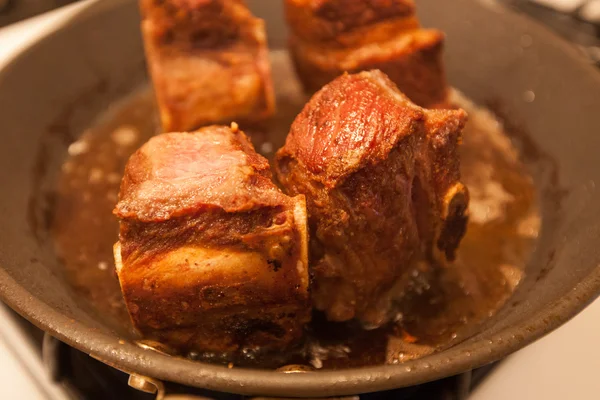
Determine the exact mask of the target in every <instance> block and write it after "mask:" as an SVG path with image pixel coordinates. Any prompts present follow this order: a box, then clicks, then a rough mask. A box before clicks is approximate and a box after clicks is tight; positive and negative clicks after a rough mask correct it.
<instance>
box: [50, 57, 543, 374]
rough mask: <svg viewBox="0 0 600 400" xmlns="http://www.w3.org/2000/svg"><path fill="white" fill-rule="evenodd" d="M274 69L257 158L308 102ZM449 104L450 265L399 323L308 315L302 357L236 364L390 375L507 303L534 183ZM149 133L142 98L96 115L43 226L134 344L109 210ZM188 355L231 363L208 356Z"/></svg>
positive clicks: (282, 69) (527, 242) (289, 76)
mask: <svg viewBox="0 0 600 400" xmlns="http://www.w3.org/2000/svg"><path fill="white" fill-rule="evenodd" d="M272 62H273V71H275V73H274V77H273V78H274V81H275V82H274V83H275V87H276V89H277V97H278V110H279V111H278V113H277V116H276V117H275V118H274V119H273V121H271V122H270V123H269V125H268V126H267V127H265V128H264V129H261V130H256V131H248V130H247V131H246V132H247V133H248V134H249V135H250V136H251V138H252V140H253V142H254V145H255V147H256V149H257V151H258V152H259V153H262V154H263V155H264V156H266V157H267V158H271V157H272V156H273V155H274V153H275V151H276V150H277V149H278V148H280V147H281V146H282V145H283V143H284V141H285V136H286V134H287V132H288V130H289V126H290V124H291V122H292V121H293V119H294V118H295V116H296V115H297V114H298V112H299V111H300V110H301V108H302V107H303V105H304V104H305V103H306V101H307V98H306V97H305V96H304V95H303V94H301V93H302V92H301V90H300V87H299V84H298V83H297V81H296V80H295V79H294V78H293V72H292V68H291V66H290V64H289V62H288V60H287V57H286V55H285V54H284V53H278V52H275V53H274V54H273V56H272ZM453 102H454V103H455V104H457V105H460V106H461V107H462V108H464V109H465V110H466V111H467V112H468V113H469V123H468V124H467V128H466V129H465V132H464V140H463V146H462V150H461V151H462V154H461V157H462V177H463V178H462V180H463V182H464V183H465V184H466V185H467V186H468V188H469V190H470V193H471V205H470V222H469V227H468V232H467V235H466V237H465V238H464V240H463V242H462V244H461V247H460V250H459V254H458V259H457V261H456V264H455V265H454V266H453V267H452V268H446V269H443V270H440V271H437V272H436V273H435V274H434V276H430V275H428V276H419V274H418V273H415V274H414V276H413V278H414V279H413V282H412V286H411V290H410V292H409V293H408V295H407V296H406V298H405V300H404V301H403V302H402V304H401V307H400V311H401V312H400V313H399V314H398V317H397V320H396V321H395V322H394V323H392V324H390V325H389V326H387V327H385V328H381V329H378V330H373V331H365V330H362V329H360V328H359V327H357V326H355V325H354V324H352V323H344V324H339V323H338V324H335V323H329V322H327V321H325V319H324V318H323V317H322V316H321V315H319V314H316V315H315V316H314V319H313V322H312V323H311V325H310V326H309V328H308V333H307V341H306V345H305V347H304V348H303V349H302V351H297V352H295V353H293V354H289V355H286V356H285V357H283V358H281V357H279V358H275V357H266V358H265V357H263V358H262V359H261V360H256V359H253V355H252V354H247V355H246V356H247V357H242V358H240V359H239V360H235V362H236V364H256V363H259V364H261V366H265V367H271V368H277V367H280V366H282V365H284V364H289V363H294V364H305V365H311V366H312V367H314V368H317V369H320V368H324V369H337V368H346V367H356V366H366V365H377V364H386V363H387V364H397V363H401V362H403V361H407V360H410V359H414V358H418V357H422V356H424V355H427V354H430V353H433V352H435V351H439V350H441V349H444V348H447V347H449V346H451V345H452V344H454V343H456V342H458V341H460V340H463V339H464V338H465V337H467V336H468V335H470V334H472V333H473V332H474V331H476V329H477V326H478V325H479V324H481V323H482V322H484V321H485V320H486V319H487V318H489V317H491V316H492V315H493V314H494V313H495V312H496V311H497V310H498V309H499V308H500V307H502V306H503V305H504V304H505V303H506V301H507V299H508V298H509V297H510V295H511V293H512V292H513V291H514V289H515V287H516V286H517V285H518V284H519V282H520V280H521V278H522V276H523V274H524V267H525V264H526V262H527V259H528V257H529V255H530V254H531V253H532V251H533V247H534V245H535V241H536V238H537V235H538V231H539V225H540V218H539V213H538V209H537V202H536V198H535V190H534V185H533V180H532V178H531V177H530V176H529V175H528V174H527V171H526V169H525V167H524V165H523V164H522V163H521V162H520V161H519V157H518V152H517V151H516V149H515V148H514V147H513V146H512V144H511V141H510V139H509V138H508V137H507V136H506V135H505V134H504V132H503V130H502V125H501V124H500V123H499V122H498V121H497V120H496V119H495V118H494V117H493V115H492V114H491V113H489V112H488V111H487V110H485V109H481V108H478V107H477V106H475V105H474V104H472V103H471V102H470V101H469V100H468V99H466V98H465V97H464V96H462V95H460V94H459V93H458V92H454V93H453ZM242 128H243V127H242ZM157 133H159V128H158V118H157V114H156V110H155V106H154V102H153V96H152V92H151V91H150V90H149V89H148V88H143V89H140V90H139V91H137V92H136V93H134V94H132V95H130V96H128V97H127V98H125V99H123V100H121V101H120V102H119V103H117V104H115V105H114V106H113V107H112V108H111V109H109V110H108V111H107V112H106V113H105V115H102V116H100V117H99V118H98V120H97V122H96V123H95V124H94V125H93V126H92V127H90V129H89V130H88V131H86V132H84V133H83V134H82V136H81V137H80V139H79V140H78V141H77V142H75V143H73V144H71V146H70V147H69V155H70V156H69V159H68V160H67V161H66V162H65V163H64V165H63V171H62V175H61V178H60V181H59V184H58V196H57V199H58V200H57V203H56V214H55V218H54V219H53V220H54V225H53V235H54V238H55V242H56V247H57V252H58V254H59V256H60V258H61V260H62V263H63V265H64V268H65V272H66V273H65V276H66V279H68V281H69V283H70V285H71V286H72V287H73V289H74V291H75V293H77V294H78V295H79V296H81V297H82V298H84V299H85V301H87V302H88V303H89V304H90V306H91V307H92V308H94V309H95V311H96V312H97V315H98V317H99V318H102V319H103V320H104V321H105V322H106V323H107V324H108V325H109V326H112V327H114V329H115V330H117V331H118V332H120V333H122V334H123V335H125V336H128V337H130V338H132V339H134V340H135V339H136V338H137V337H136V335H135V332H134V330H133V328H132V326H131V322H130V320H129V316H128V314H127V310H126V308H125V304H124V302H123V300H122V297H121V292H120V289H119V284H118V280H117V277H116V273H115V266H114V262H113V257H112V246H113V244H114V243H115V242H116V241H117V234H118V222H117V220H116V218H115V217H114V216H113V215H112V210H113V208H114V206H115V204H116V202H117V195H118V191H119V185H120V181H121V177H122V173H123V170H124V168H125V164H126V162H127V159H128V158H129V156H130V155H131V154H132V153H133V152H134V151H135V150H136V149H137V148H139V147H140V146H141V145H142V144H143V143H144V142H146V141H147V140H148V139H149V138H150V137H151V136H153V135H155V134H157ZM73 216H75V217H73ZM138 339H139V338H138ZM189 356H191V357H193V358H197V359H202V360H205V361H214V362H225V363H227V362H230V361H231V360H229V359H227V358H225V357H222V356H221V355H215V354H193V355H189Z"/></svg>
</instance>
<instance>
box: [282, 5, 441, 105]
mask: <svg viewBox="0 0 600 400" xmlns="http://www.w3.org/2000/svg"><path fill="white" fill-rule="evenodd" d="M286 10H287V13H286V15H287V20H288V22H289V24H290V27H291V35H290V52H291V54H292V58H293V60H294V63H295V66H296V70H297V72H298V76H299V77H300V79H301V80H302V83H303V84H304V86H305V88H306V89H307V91H309V92H315V91H317V90H319V89H320V88H321V87H323V85H325V84H327V83H328V82H330V81H331V80H333V79H334V78H336V77H338V76H339V75H341V74H342V73H344V72H349V73H355V72H360V71H366V70H371V69H380V70H381V71H383V72H384V73H386V74H387V75H388V76H389V77H390V79H391V80H392V81H393V82H394V83H396V85H398V87H399V88H400V90H401V91H402V92H403V93H404V94H405V95H407V96H408V97H409V98H410V99H411V100H412V101H413V102H415V103H416V104H418V105H420V106H423V107H428V108H435V107H442V106H445V105H446V101H447V95H448V88H447V82H446V77H445V72H444V66H443V59H442V53H443V43H444V35H443V33H441V32H440V31H437V30H432V29H420V27H419V21H418V20H417V18H416V15H415V5H414V2H413V1H404V0H398V1H393V0H380V1H377V0H375V1H341V0H286Z"/></svg>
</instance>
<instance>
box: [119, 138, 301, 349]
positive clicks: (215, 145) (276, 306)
mask: <svg viewBox="0 0 600 400" xmlns="http://www.w3.org/2000/svg"><path fill="white" fill-rule="evenodd" d="M114 212H115V214H116V215H117V216H118V217H119V219H120V221H121V224H120V234H119V242H118V243H117V244H116V245H115V248H114V255H115V260H116V266H117V274H118V276H119V281H120V284H121V289H122V292H123V296H124V298H125V302H126V304H127V308H128V310H129V313H130V315H131V319H132V321H133V323H134V325H135V327H136V328H137V329H138V330H139V331H140V332H141V333H142V334H143V335H144V336H145V337H148V338H151V339H156V340H159V341H161V342H163V343H165V344H167V345H170V346H172V347H173V348H176V349H178V350H180V351H182V352H185V351H191V350H196V351H198V350H200V351H235V350H238V349H240V348H243V347H255V346H260V347H262V348H266V349H277V348H281V347H284V346H287V345H289V344H292V343H293V342H295V341H297V340H298V339H300V337H301V336H302V332H303V327H304V325H305V323H307V322H308V320H309V319H310V305H309V298H308V285H309V278H308V250H307V229H306V205H305V200H304V196H296V197H294V198H290V197H288V196H286V195H284V194H283V193H282V192H281V191H280V190H279V189H278V188H277V187H276V186H275V185H274V184H273V183H272V181H271V173H270V170H269V164H268V162H267V160H266V159H265V158H263V157H262V156H260V155H258V154H257V153H256V152H255V151H254V148H253V147H252V144H251V143H250V141H249V140H248V138H247V137H246V136H245V135H244V134H243V133H242V132H241V131H239V130H237V128H236V127H235V126H234V127H233V128H232V129H230V128H227V127H221V126H211V127H207V128H203V129H201V130H199V131H196V132H193V133H168V134H163V135H160V136H156V137H154V138H152V139H150V141H149V142H147V143H146V144H145V145H144V146H142V148H141V149H139V150H138V151H137V152H136V153H135V154H134V155H133V156H132V157H131V158H130V160H129V162H128V164H127V167H126V170H125V176H124V178H123V181H122V184H121V191H120V194H119V202H118V204H117V206H116V208H115V211H114Z"/></svg>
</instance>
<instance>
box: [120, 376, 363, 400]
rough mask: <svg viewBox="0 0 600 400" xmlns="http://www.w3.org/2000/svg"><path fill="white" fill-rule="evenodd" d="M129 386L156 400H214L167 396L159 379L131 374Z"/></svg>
mask: <svg viewBox="0 0 600 400" xmlns="http://www.w3.org/2000/svg"><path fill="white" fill-rule="evenodd" d="M128 383H129V386H131V387H132V388H134V389H137V390H139V391H141V392H144V393H151V394H156V399H155V400H214V399H211V398H209V397H204V396H196V395H191V394H167V393H166V391H165V385H164V383H163V382H162V381H159V380H158V379H154V378H149V377H146V376H142V375H137V374H130V375H129V382H128ZM249 400H299V399H285V398H283V397H253V398H250V399H249ZM312 400H360V397H359V396H350V397H329V398H327V399H312Z"/></svg>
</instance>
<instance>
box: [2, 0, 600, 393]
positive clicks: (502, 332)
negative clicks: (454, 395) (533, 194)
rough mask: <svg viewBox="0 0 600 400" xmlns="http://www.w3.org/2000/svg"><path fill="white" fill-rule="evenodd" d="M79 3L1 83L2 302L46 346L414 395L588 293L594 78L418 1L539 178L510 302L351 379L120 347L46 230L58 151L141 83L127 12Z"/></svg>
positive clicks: (582, 68) (187, 379)
mask: <svg viewBox="0 0 600 400" xmlns="http://www.w3.org/2000/svg"><path fill="white" fill-rule="evenodd" d="M253 3H254V5H255V11H256V13H257V14H258V15H260V16H261V17H263V18H265V19H266V20H267V22H268V27H269V36H270V40H271V42H272V43H271V45H272V46H283V45H284V43H285V27H284V24H283V22H282V16H281V14H282V13H281V5H280V4H279V3H280V2H279V1H274V0H273V1H271V0H269V1H264V0H263V1H254V2H253ZM90 4H91V5H90V7H88V8H87V9H85V10H84V11H82V12H80V13H79V14H78V15H77V16H76V17H75V18H73V19H72V20H70V21H68V22H67V23H65V24H64V25H63V26H61V27H60V28H59V29H57V30H56V31H55V32H53V33H51V34H50V35H48V36H46V37H44V38H42V39H41V40H40V41H39V42H37V43H36V44H35V45H34V46H32V47H31V48H29V49H28V50H26V51H25V52H24V53H23V54H21V55H19V56H18V57H17V58H16V59H14V61H12V63H11V64H10V65H9V66H8V67H7V68H5V69H4V70H3V71H1V72H0V138H1V140H2V141H1V145H0V182H1V185H2V196H1V198H0V221H2V228H1V229H0V266H1V268H0V293H1V296H2V299H3V301H5V302H6V303H8V304H9V305H10V306H11V307H12V308H14V309H15V310H17V311H18V312H19V313H20V314H22V315H23V316H25V317H26V318H27V319H29V320H30V321H32V322H33V323H34V324H36V325H37V326H39V327H40V328H42V329H44V330H46V331H48V332H50V333H52V334H53V335H55V336H56V337H57V338H59V339H61V340H63V341H65V342H67V343H68V344H70V345H72V346H74V347H76V348H78V349H80V350H82V351H84V352H86V353H89V354H90V355H91V356H93V357H95V358H97V359H100V360H102V361H104V362H106V363H108V364H110V365H113V366H115V367H117V368H119V369H122V370H124V371H127V372H130V373H138V374H141V375H145V376H151V377H154V378H158V379H163V380H168V381H174V382H179V383H183V384H186V385H191V386H197V387H204V388H209V389H214V390H218V391H226V392H234V393H242V394H262V395H277V396H294V397H298V396H330V395H345V394H354V393H361V392H372V391H379V390H386V389H390V388H397V387H402V386H408V385H415V384H418V383H422V382H425V381H429V380H434V379H439V378H441V377H444V376H449V375H452V374H457V373H460V372H462V371H465V370H468V369H471V368H474V367H477V366H481V365H483V364H486V363H489V362H492V361H494V360H497V359H499V358H501V357H504V356H506V355H507V354H509V353H511V352H513V351H515V350H517V349H519V348H521V347H523V346H525V345H527V344H528V343H531V342H532V341H533V340H535V339H537V338H539V337H540V336H542V335H544V334H545V333H547V332H549V331H551V330H553V329H555V328H556V327H558V326H559V325H561V324H562V323H564V322H566V321H567V320H569V319H570V318H571V317H573V316H574V315H575V314H576V313H577V312H579V311H580V310H581V309H583V308H584V307H585V306H586V305H587V304H588V303H589V302H590V301H592V300H593V299H594V298H595V297H596V296H597V295H598V293H599V291H600V245H599V244H598V243H599V239H600V188H598V187H597V186H600V161H599V157H598V152H599V151H600V73H598V72H597V71H596V70H594V69H593V67H591V66H590V65H587V63H586V62H585V61H584V60H583V59H582V58H581V57H580V56H579V55H578V54H577V52H576V50H575V49H574V48H572V47H571V46H570V45H568V44H566V43H565V42H563V41H561V40H560V39H558V38H557V37H555V36H553V35H552V34H551V33H549V32H548V31H546V30H545V29H544V28H541V27H539V26H537V25H536V24H535V23H533V22H532V21H531V20H529V19H527V18H525V17H523V16H520V15H516V14H514V13H513V12H510V11H508V10H505V9H503V8H502V7H500V6H498V5H496V3H495V2H494V1H489V0H488V1H475V0H452V1H441V0H420V1H419V6H420V13H421V17H422V19H423V21H424V23H425V25H428V26H435V27H438V28H440V29H442V30H444V31H445V32H446V33H447V35H448V40H447V43H448V44H447V49H446V54H447V66H448V73H449V78H450V81H451V83H452V84H453V85H454V86H456V87H457V88H459V89H460V90H462V91H463V92H465V93H466V94H467V95H468V96H469V97H471V98H472V99H474V100H475V101H476V102H477V103H479V104H482V105H487V106H490V107H492V109H493V110H495V111H496V112H497V113H498V114H499V116H500V117H502V118H503V119H504V120H505V122H506V123H507V125H508V126H509V127H511V129H510V130H511V132H512V133H513V134H515V136H514V139H515V143H516V144H517V145H518V146H519V147H520V148H521V149H522V156H523V158H525V159H526V161H527V162H528V165H529V166H530V168H531V171H532V174H533V176H534V178H535V181H536V187H537V190H538V193H539V196H540V199H541V201H540V204H541V205H542V207H541V212H542V229H541V234H540V237H539V242H538V244H537V246H536V250H535V252H534V254H533V256H532V257H531V261H530V263H529V264H528V266H527V269H526V277H525V279H524V281H523V282H522V283H521V285H520V286H519V288H518V289H517V291H516V293H515V294H514V296H513V297H512V298H511V300H510V301H509V302H508V303H507V304H506V306H505V307H504V308H503V309H501V310H500V311H499V312H498V313H497V315H496V316H495V317H494V318H492V319H490V320H489V321H488V322H487V323H485V324H484V325H483V326H482V327H481V329H480V330H479V331H478V333H477V334H475V335H474V336H472V337H471V338H469V339H468V340H466V341H464V342H462V343H460V344H458V345H456V346H454V347H452V348H450V349H448V350H446V351H443V352H440V353H437V354H434V355H431V356H427V357H425V358H422V359H419V360H415V361H410V362H406V363H404V364H401V365H393V366H391V365H390V366H377V367H368V368H361V369H347V370H337V371H327V372H315V373H306V374H283V373H280V372H274V371H266V370H250V369H238V368H235V369H231V370H229V369H227V368H224V367H220V366H215V365H209V364H204V363H198V362H192V361H188V360H184V359H179V358H174V357H168V356H164V355H161V354H159V353H157V352H154V351H151V350H144V349H142V348H140V347H138V346H136V345H134V344H133V343H131V342H129V341H127V340H126V339H127V338H124V337H122V336H120V335H119V334H118V333H117V332H115V331H114V330H112V329H111V328H110V327H109V326H107V325H105V324H104V323H103V322H102V319H101V318H97V317H96V316H95V314H94V313H93V312H92V311H91V310H90V309H89V308H88V307H87V306H86V305H85V302H83V301H82V300H81V299H80V298H79V297H78V295H77V294H76V293H75V292H73V291H72V290H71V289H70V287H69V286H68V285H67V283H66V281H65V279H64V277H63V273H62V269H61V265H60V261H59V260H58V259H57V257H56V255H55V252H54V249H53V245H52V240H51V237H50V235H49V233H48V221H49V218H50V217H51V214H52V207H53V199H54V198H53V195H52V194H53V188H54V185H55V182H56V178H57V175H58V173H59V171H60V165H61V163H62V162H63V161H64V159H65V157H66V154H67V152H66V148H67V146H68V145H69V144H70V143H71V142H72V141H74V140H75V139H76V138H77V137H78V136H79V135H80V134H81V133H82V132H83V131H84V130H85V128H86V127H87V126H89V125H90V123H91V121H93V120H94V118H95V117H96V116H97V115H99V114H101V113H102V112H103V111H104V110H106V108H107V107H108V106H109V105H110V104H111V103H113V102H114V101H115V100H117V99H119V98H120V97H121V96H123V95H124V94H126V93H128V92H129V91H131V90H132V89H133V88H135V87H137V86H138V85H139V84H140V83H141V82H143V81H144V80H145V79H146V78H145V74H144V72H143V71H144V57H143V53H142V49H141V41H140V35H139V30H138V18H139V16H138V12H137V7H136V4H135V2H132V1H119V0H101V1H96V2H92V3H90ZM524 44H525V45H524ZM72 218H77V215H73V216H72ZM124 339H125V340H124Z"/></svg>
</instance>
